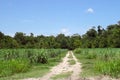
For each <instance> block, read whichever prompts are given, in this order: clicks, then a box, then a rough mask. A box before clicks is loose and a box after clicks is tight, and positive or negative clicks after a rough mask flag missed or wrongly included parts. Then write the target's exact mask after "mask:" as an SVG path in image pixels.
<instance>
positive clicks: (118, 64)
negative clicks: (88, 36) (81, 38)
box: [74, 48, 120, 78]
mask: <svg viewBox="0 0 120 80" xmlns="http://www.w3.org/2000/svg"><path fill="white" fill-rule="evenodd" d="M74 52H75V53H76V54H75V55H76V57H77V58H78V59H79V60H80V61H81V62H82V63H83V68H84V69H91V70H92V71H91V73H92V72H94V73H100V74H103V75H108V76H111V77H116V78H117V77H120V49H115V48H105V49H99V48H98V49H76V50H75V51H74Z"/></svg>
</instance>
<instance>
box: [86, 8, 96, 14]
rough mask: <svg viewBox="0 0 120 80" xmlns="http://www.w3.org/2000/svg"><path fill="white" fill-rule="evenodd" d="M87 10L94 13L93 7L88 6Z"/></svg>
mask: <svg viewBox="0 0 120 80" xmlns="http://www.w3.org/2000/svg"><path fill="white" fill-rule="evenodd" d="M86 12H87V13H94V10H93V9H92V8H88V9H87V11H86Z"/></svg>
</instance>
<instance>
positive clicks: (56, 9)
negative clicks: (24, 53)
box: [0, 0, 120, 36]
mask: <svg viewBox="0 0 120 80" xmlns="http://www.w3.org/2000/svg"><path fill="white" fill-rule="evenodd" d="M119 5H120V0H0V31H2V32H3V33H5V34H8V35H12V36H13V34H15V32H24V33H26V34H29V33H31V32H32V33H34V34H35V35H41V34H43V35H56V34H59V33H64V34H66V35H71V34H75V33H79V34H81V35H82V34H84V33H85V32H86V31H87V30H88V29H90V28H91V27H92V26H98V25H101V26H102V27H104V28H106V26H107V25H109V24H116V23H117V21H119V20H120V6H119Z"/></svg>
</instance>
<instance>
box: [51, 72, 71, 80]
mask: <svg viewBox="0 0 120 80" xmlns="http://www.w3.org/2000/svg"><path fill="white" fill-rule="evenodd" d="M71 75H72V72H70V71H69V72H64V73H61V74H58V75H55V76H53V77H52V78H51V79H52V80H61V79H66V78H68V77H70V76H71Z"/></svg>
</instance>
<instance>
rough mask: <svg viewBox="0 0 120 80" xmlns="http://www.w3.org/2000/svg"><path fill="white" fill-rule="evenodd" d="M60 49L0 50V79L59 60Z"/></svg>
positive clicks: (61, 51)
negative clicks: (36, 65)
mask: <svg viewBox="0 0 120 80" xmlns="http://www.w3.org/2000/svg"><path fill="white" fill-rule="evenodd" d="M64 51H66V50H61V49H1V50H0V77H5V76H9V75H13V74H15V73H21V72H26V71H28V70H29V69H30V68H31V66H33V65H35V64H41V65H42V64H47V63H49V62H50V60H51V59H52V58H53V59H56V58H59V59H60V58H61V54H62V53H63V52H64Z"/></svg>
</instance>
